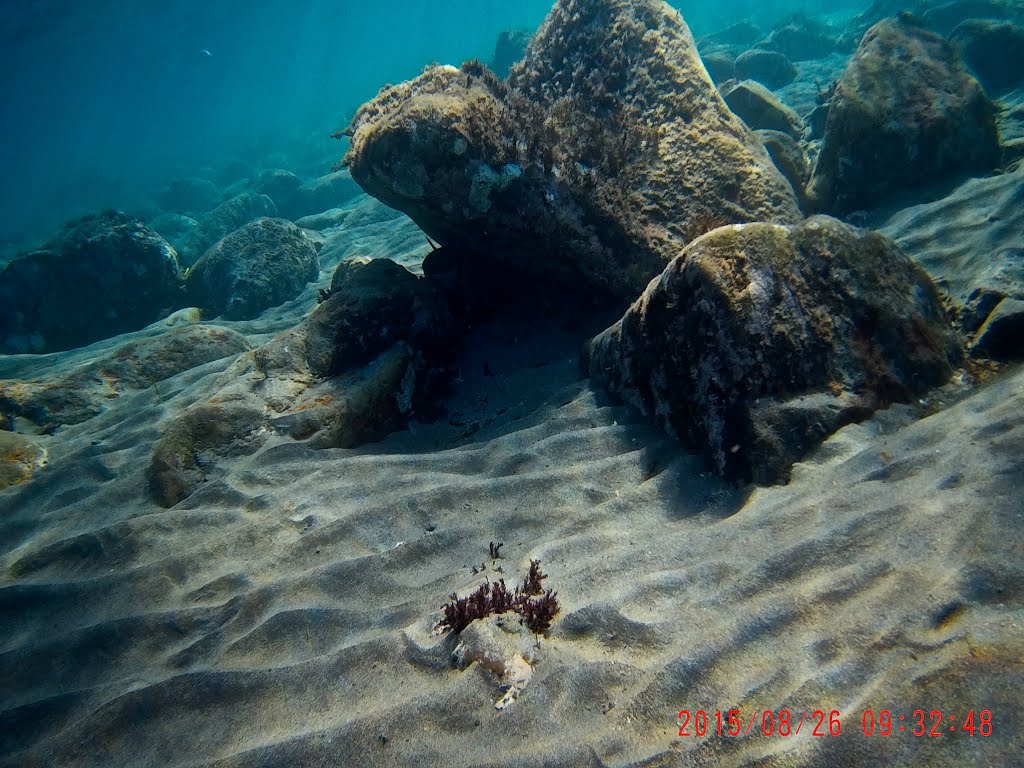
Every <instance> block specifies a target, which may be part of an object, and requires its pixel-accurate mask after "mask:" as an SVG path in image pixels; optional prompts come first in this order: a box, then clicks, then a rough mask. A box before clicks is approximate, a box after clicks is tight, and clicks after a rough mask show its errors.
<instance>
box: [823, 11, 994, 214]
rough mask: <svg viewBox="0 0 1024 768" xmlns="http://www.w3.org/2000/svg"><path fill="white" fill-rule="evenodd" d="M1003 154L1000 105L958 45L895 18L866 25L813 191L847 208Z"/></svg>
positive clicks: (833, 206) (840, 89)
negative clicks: (960, 53) (970, 70)
mask: <svg viewBox="0 0 1024 768" xmlns="http://www.w3.org/2000/svg"><path fill="white" fill-rule="evenodd" d="M999 157H1000V150H999V135H998V131H997V130H996V123H995V110H994V108H993V105H992V102H991V101H989V98H988V97H987V96H986V95H985V92H984V90H983V89H982V88H981V86H980V85H979V84H978V81H977V80H975V79H974V78H973V77H972V76H971V75H970V74H969V73H968V72H967V70H966V69H965V68H964V66H963V63H962V62H961V61H960V59H959V57H958V56H957V54H956V50H955V49H954V48H953V46H952V45H951V44H950V43H949V42H948V41H947V40H945V39H944V38H941V37H939V36H938V35H936V34H934V33H932V32H929V31H927V30H925V29H922V28H921V27H918V26H916V25H914V24H913V23H911V22H908V21H898V20H894V19H891V20H886V21H882V22H880V23H878V24H876V25H875V26H874V27H872V28H871V29H870V30H868V32H867V34H866V35H865V36H864V39H863V40H862V41H861V44H860V47H859V48H858V49H857V52H856V53H855V54H854V57H853V59H852V60H851V61H850V63H849V65H848V66H847V68H846V71H845V72H844V73H843V76H842V78H841V79H840V81H839V84H838V86H837V87H836V93H835V97H834V98H833V100H832V104H831V106H830V108H829V113H828V119H827V122H826V124H825V135H824V139H823V140H822V145H821V151H820V153H819V154H818V160H817V163H816V165H815V168H814V173H813V175H812V177H811V182H810V184H809V186H808V190H807V195H808V199H809V200H810V202H811V204H812V206H813V208H814V210H817V211H827V212H830V213H837V214H842V213H847V212H850V211H853V210H856V209H858V208H869V207H871V206H872V205H874V204H875V203H877V202H878V200H879V199H880V198H881V197H883V196H885V195H886V194H889V193H891V192H894V191H896V190H898V189H903V188H908V187H913V186H919V185H924V184H928V183H930V182H935V181H939V180H941V179H944V178H947V177H949V176H951V175H954V174H957V173H969V172H983V171H986V170H988V169H990V168H992V167H993V166H994V165H995V164H996V163H997V162H998V160H999Z"/></svg>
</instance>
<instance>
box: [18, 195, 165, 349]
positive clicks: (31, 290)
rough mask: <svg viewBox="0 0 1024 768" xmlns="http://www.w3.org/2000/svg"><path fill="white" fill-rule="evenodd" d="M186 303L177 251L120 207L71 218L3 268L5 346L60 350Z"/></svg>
mask: <svg viewBox="0 0 1024 768" xmlns="http://www.w3.org/2000/svg"><path fill="white" fill-rule="evenodd" d="M180 303H181V277H180V273H179V265H178V258H177V254H176V253H175V251H174V249H173V248H172V247H171V246H170V245H169V244H168V243H167V241H166V240H164V239H163V238H162V237H160V235H158V234H157V233H156V232H154V231H152V230H151V229H149V228H148V227H146V226H145V225H144V224H142V223H141V222H139V221H136V220H135V219H133V218H131V217H130V216H127V215H126V214H124V213H120V212H116V211H107V212H104V213H101V214H96V215H89V216H84V217H82V218H79V219H75V220H74V221H71V222H69V223H68V224H67V225H66V226H65V227H64V229H63V231H62V232H61V233H60V235H59V236H58V237H57V238H56V239H55V240H54V241H52V242H50V243H48V244H47V245H45V246H43V247H42V248H41V249H39V250H37V251H34V252H31V253H27V254H23V255H22V256H20V257H18V258H16V259H15V260H14V261H12V262H11V263H9V264H8V265H7V266H6V267H4V269H3V270H2V271H0V353H3V354H18V353H26V352H33V353H37V352H53V351H56V350H64V349H70V348H72V347H78V346H82V345H84V344H89V343H91V342H93V341H97V340H99V339H104V338H109V337H111V336H116V335H118V334H119V333H125V332H127V331H135V330H138V329H140V328H142V327H144V326H146V325H148V324H149V323H151V322H153V321H155V320H158V319H159V318H160V317H161V316H162V315H164V314H167V313H168V312H170V311H171V310H172V309H174V308H175V307H176V306H178V305H180Z"/></svg>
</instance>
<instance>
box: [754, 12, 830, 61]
mask: <svg viewBox="0 0 1024 768" xmlns="http://www.w3.org/2000/svg"><path fill="white" fill-rule="evenodd" d="M758 47H759V48H767V49H768V50H770V51H778V52H779V53H781V54H784V55H785V56H787V57H788V58H789V60H790V61H808V60H811V59H823V58H825V57H826V56H828V55H829V54H831V53H835V52H836V51H840V50H843V46H842V44H841V43H840V42H839V40H837V39H836V37H834V36H833V30H831V29H830V28H828V27H826V26H825V25H823V24H821V23H819V22H816V21H814V20H813V19H810V18H808V17H806V16H796V17H793V18H791V19H789V21H788V22H787V23H785V24H783V25H781V26H779V27H776V28H775V29H773V30H772V32H771V34H770V35H768V37H767V38H766V39H765V40H763V41H761V42H760V43H758Z"/></svg>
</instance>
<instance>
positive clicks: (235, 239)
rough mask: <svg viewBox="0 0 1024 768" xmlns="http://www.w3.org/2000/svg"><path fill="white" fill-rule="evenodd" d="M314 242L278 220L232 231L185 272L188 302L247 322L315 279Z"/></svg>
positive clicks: (209, 312)
mask: <svg viewBox="0 0 1024 768" xmlns="http://www.w3.org/2000/svg"><path fill="white" fill-rule="evenodd" d="M319 274H320V262H319V257H318V256H317V250H316V246H315V245H314V244H313V242H312V241H311V240H310V239H309V238H308V237H306V235H305V234H304V233H303V231H302V230H301V229H299V228H298V227H297V226H295V225H294V224H292V223H291V222H290V221H285V220H284V219H269V218H262V219H257V220H256V221H253V222H250V223H249V224H246V225H245V226H244V227H242V228H241V229H238V230H236V231H234V232H232V233H231V234H230V235H228V236H227V237H225V238H224V239H223V240H221V241H220V242H218V243H217V244H216V245H214V246H213V247H212V248H210V250H208V251H207V252H206V253H205V254H203V257H202V258H201V259H200V260H199V261H197V262H196V264H195V265H194V266H193V267H192V268H191V269H190V270H189V271H188V275H187V276H186V279H185V289H186V291H187V292H188V295H189V298H190V300H191V301H192V302H193V303H194V304H195V305H196V306H198V307H201V308H202V309H203V311H204V312H206V313H208V314H209V315H210V316H217V315H222V316H223V317H224V318H226V319H228V320H251V319H252V318H254V317H256V316H257V315H259V314H260V313H261V312H263V311H264V310H265V309H269V308H270V307H276V306H278V305H280V304H283V303H284V302H286V301H288V300H290V299H294V298H295V297H296V296H298V295H299V294H300V293H301V292H302V289H303V288H305V287H306V284H307V283H311V282H313V281H314V280H316V279H317V276H318V275H319Z"/></svg>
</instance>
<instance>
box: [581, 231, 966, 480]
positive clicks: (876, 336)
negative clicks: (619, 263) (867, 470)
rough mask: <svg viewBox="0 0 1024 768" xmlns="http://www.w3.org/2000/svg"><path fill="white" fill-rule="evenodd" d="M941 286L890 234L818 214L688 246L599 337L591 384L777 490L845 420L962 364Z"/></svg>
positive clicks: (714, 235) (728, 471)
mask: <svg viewBox="0 0 1024 768" xmlns="http://www.w3.org/2000/svg"><path fill="white" fill-rule="evenodd" d="M962 356H963V353H962V348H961V345H960V342H959V340H958V338H957V337H956V336H955V335H954V333H953V332H952V331H951V329H950V326H949V324H948V320H947V318H946V315H945V312H944V310H943V307H942V304H941V302H940V300H939V296H938V293H937V292H936V290H935V288H934V286H933V285H932V283H931V281H930V280H929V279H928V277H927V275H926V274H925V273H924V272H923V271H922V270H921V269H920V268H918V267H917V266H915V265H914V264H913V263H912V262H911V261H910V260H909V259H908V258H907V257H906V256H904V255H903V254H902V253H901V252H900V251H899V250H897V249H896V247H895V246H894V245H893V244H892V242H891V241H890V240H888V239H886V238H885V237H883V236H881V235H879V234H877V233H873V232H867V231H863V230H857V229H854V228H852V227H849V226H847V225H845V224H842V223H841V222H839V221H836V220H835V219H831V218H828V217H823V216H816V217H813V218H811V219H808V220H807V221H806V222H804V223H802V224H799V225H796V226H792V227H785V226H778V225H772V224H747V225H739V226H728V227H722V228H721V229H717V230H715V231H713V232H711V233H709V234H707V235H705V236H704V237H701V238H699V239H697V240H695V241H694V242H693V243H691V244H690V245H689V246H688V247H687V248H686V250H685V251H684V252H683V253H682V254H681V255H680V256H679V257H677V258H676V259H675V260H674V261H673V262H672V263H671V264H669V266H668V267H667V268H666V269H665V271H664V272H663V273H662V274H661V276H660V277H659V278H657V279H656V280H653V281H651V284H650V285H649V286H648V287H647V290H646V291H644V293H643V295H642V296H641V297H640V298H639V299H638V300H637V301H636V302H635V303H634V304H633V306H632V307H631V308H630V309H629V310H628V311H627V312H626V314H625V315H624V316H623V317H622V319H621V320H619V322H618V323H616V324H615V325H613V326H612V327H610V328H608V329H607V330H605V331H604V332H603V333H601V334H599V335H598V336H597V337H596V338H594V339H593V340H592V341H591V342H590V344H589V363H588V364H589V370H590V373H591V376H592V377H593V378H594V379H595V380H596V381H597V382H599V383H601V384H603V385H605V386H606V387H607V388H608V389H610V390H611V391H612V392H614V393H617V394H618V395H619V396H621V397H622V398H624V399H625V400H627V401H628V402H631V403H633V404H634V405H636V406H638V407H639V408H640V409H641V410H642V411H644V412H645V413H647V414H649V415H651V416H652V417H654V418H656V419H657V420H658V421H659V422H660V423H661V424H662V425H663V426H665V427H666V428H667V429H668V431H669V432H670V433H672V434H674V435H676V436H679V437H681V438H683V439H685V440H686V441H688V442H689V443H691V444H692V445H694V446H696V447H698V448H699V449H702V450H703V451H704V452H705V453H706V455H707V456H708V458H709V459H710V461H711V463H712V465H713V466H714V467H715V468H716V469H717V470H718V471H719V472H721V473H723V474H724V475H726V476H727V477H731V478H738V479H743V480H754V481H757V482H774V481H778V480H784V479H786V478H787V477H788V473H789V468H790V466H791V464H792V463H793V462H794V461H795V460H797V459H799V458H800V457H801V456H802V455H803V454H805V453H806V452H807V451H808V450H809V449H810V448H812V447H814V446H815V445H817V444H818V443H819V442H820V441H821V440H822V439H824V437H826V436H827V435H828V434H830V433H831V432H833V431H834V430H835V429H837V428H838V427H840V426H842V425H843V424H846V423H849V422H851V421H859V420H861V419H863V418H866V417H867V416H868V415H870V413H872V412H873V411H874V410H875V409H877V408H880V407H885V406H887V405H888V404H890V403H893V402H905V401H908V400H910V399H911V398H913V397H915V396H917V395H919V394H920V393H921V392H923V391H925V390H926V389H928V388H929V387H933V386H936V385H939V384H942V383H943V382H945V381H946V380H947V378H948V377H949V375H950V373H951V372H952V370H953V367H954V366H955V365H957V364H959V363H960V362H961V360H962Z"/></svg>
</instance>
